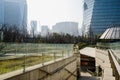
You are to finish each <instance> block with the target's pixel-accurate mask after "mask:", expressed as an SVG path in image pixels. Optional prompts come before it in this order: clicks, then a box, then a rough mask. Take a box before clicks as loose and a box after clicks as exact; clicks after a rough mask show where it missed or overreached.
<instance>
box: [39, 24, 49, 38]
mask: <svg viewBox="0 0 120 80" xmlns="http://www.w3.org/2000/svg"><path fill="white" fill-rule="evenodd" d="M49 33H50V30H49V28H48V26H46V25H44V26H41V36H43V37H45V36H47V35H48V34H49Z"/></svg>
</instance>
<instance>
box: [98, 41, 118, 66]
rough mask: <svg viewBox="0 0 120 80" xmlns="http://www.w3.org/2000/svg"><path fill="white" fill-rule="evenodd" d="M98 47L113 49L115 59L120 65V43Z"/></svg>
mask: <svg viewBox="0 0 120 80" xmlns="http://www.w3.org/2000/svg"><path fill="white" fill-rule="evenodd" d="M97 47H99V48H101V49H111V50H112V52H113V55H114V57H115V58H116V60H117V61H118V63H119V64H120V42H114V43H98V44H97Z"/></svg>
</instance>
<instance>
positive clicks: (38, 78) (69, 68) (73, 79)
mask: <svg viewBox="0 0 120 80" xmlns="http://www.w3.org/2000/svg"><path fill="white" fill-rule="evenodd" d="M76 60H77V59H76V57H75V56H71V57H68V58H64V59H60V60H57V61H53V62H52V63H48V64H44V65H43V66H41V67H39V68H36V69H33V70H30V71H26V72H24V73H20V74H18V75H15V76H14V75H13V76H12V77H10V78H7V79H5V80H77V66H76V65H77V61H76Z"/></svg>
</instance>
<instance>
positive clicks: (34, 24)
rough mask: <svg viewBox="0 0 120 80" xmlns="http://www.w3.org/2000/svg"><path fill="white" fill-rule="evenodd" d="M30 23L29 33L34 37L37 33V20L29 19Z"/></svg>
mask: <svg viewBox="0 0 120 80" xmlns="http://www.w3.org/2000/svg"><path fill="white" fill-rule="evenodd" d="M30 25H31V33H30V34H32V36H33V37H34V36H35V35H37V34H38V30H37V26H38V25H37V21H36V20H33V21H31V23H30Z"/></svg>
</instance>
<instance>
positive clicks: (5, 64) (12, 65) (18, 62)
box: [0, 55, 60, 74]
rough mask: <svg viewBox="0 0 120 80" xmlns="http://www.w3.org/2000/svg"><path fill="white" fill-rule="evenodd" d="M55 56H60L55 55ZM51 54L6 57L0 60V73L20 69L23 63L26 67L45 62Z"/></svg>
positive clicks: (50, 57) (50, 58)
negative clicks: (6, 58)
mask: <svg viewBox="0 0 120 80" xmlns="http://www.w3.org/2000/svg"><path fill="white" fill-rule="evenodd" d="M56 58H60V56H59V57H56ZM53 59H54V57H53V56H47V55H44V56H38V55H37V56H27V57H24V56H23V57H20V58H15V59H8V60H0V74H4V73H8V72H11V71H14V70H18V69H22V68H23V66H24V63H26V65H25V66H26V67H29V66H33V65H36V64H40V63H42V62H47V61H50V60H53Z"/></svg>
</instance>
